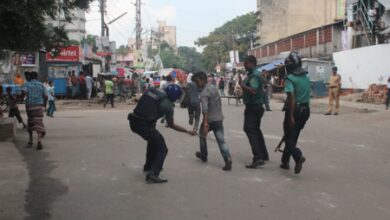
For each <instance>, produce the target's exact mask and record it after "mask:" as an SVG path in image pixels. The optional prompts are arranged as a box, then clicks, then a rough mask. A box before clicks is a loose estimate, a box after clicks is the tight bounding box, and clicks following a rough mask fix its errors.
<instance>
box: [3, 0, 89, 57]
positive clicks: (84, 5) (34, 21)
mask: <svg viewBox="0 0 390 220" xmlns="http://www.w3.org/2000/svg"><path fill="white" fill-rule="evenodd" d="M91 1H92V0H63V1H58V0H23V1H20V0H1V1H0V33H1V35H0V47H1V48H2V49H10V50H19V51H34V50H38V49H41V48H42V47H46V49H51V48H57V47H60V46H65V45H66V44H68V43H69V41H68V37H67V34H66V32H65V31H64V29H63V27H53V26H48V25H46V24H45V19H46V18H47V17H51V18H53V19H54V18H56V17H57V16H58V13H61V14H62V15H64V17H65V19H66V20H67V21H68V22H70V21H71V17H72V14H71V10H72V9H76V8H80V9H88V7H89V3H90V2H91Z"/></svg>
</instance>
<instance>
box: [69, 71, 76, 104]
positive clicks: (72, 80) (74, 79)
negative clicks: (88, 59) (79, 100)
mask: <svg viewBox="0 0 390 220" xmlns="http://www.w3.org/2000/svg"><path fill="white" fill-rule="evenodd" d="M70 81H71V83H72V98H75V97H76V95H77V93H78V92H77V84H78V79H77V77H76V74H75V72H74V70H73V71H72V75H71V77H70Z"/></svg>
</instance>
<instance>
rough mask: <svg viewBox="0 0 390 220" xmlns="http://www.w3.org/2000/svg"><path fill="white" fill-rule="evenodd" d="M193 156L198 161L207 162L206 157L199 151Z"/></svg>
mask: <svg viewBox="0 0 390 220" xmlns="http://www.w3.org/2000/svg"><path fill="white" fill-rule="evenodd" d="M195 156H196V157H197V158H198V159H200V160H202V161H203V162H204V163H206V162H207V157H205V156H203V155H202V153H201V152H199V151H198V152H196V153H195Z"/></svg>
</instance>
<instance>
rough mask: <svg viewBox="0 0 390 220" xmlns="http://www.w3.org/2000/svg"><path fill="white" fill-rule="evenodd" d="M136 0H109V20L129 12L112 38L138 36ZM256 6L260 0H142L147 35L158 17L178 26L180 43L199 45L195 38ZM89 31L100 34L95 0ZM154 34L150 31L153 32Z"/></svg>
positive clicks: (114, 28)
mask: <svg viewBox="0 0 390 220" xmlns="http://www.w3.org/2000/svg"><path fill="white" fill-rule="evenodd" d="M134 3H135V0H107V8H106V10H107V14H106V22H109V21H111V20H113V19H115V18H116V17H118V16H119V15H121V14H123V13H124V12H127V14H126V15H125V16H124V17H122V18H120V19H119V20H117V21H115V22H114V23H112V24H111V25H109V28H110V40H111V41H116V44H117V47H119V45H123V44H127V39H128V38H130V37H133V38H135V6H134ZM255 10H256V0H142V12H141V14H142V15H141V16H142V27H143V30H144V36H143V37H146V33H150V30H151V29H156V28H157V23H156V21H158V20H166V21H167V23H168V25H173V26H176V29H177V44H178V46H190V47H192V46H195V45H194V41H196V40H197V39H198V38H199V37H204V36H207V35H208V34H209V33H210V32H212V31H213V30H214V29H215V28H217V27H219V26H221V25H223V24H224V23H225V22H227V21H229V20H231V19H233V18H235V17H237V16H240V15H244V14H246V13H248V12H251V11H255ZM86 19H87V23H86V29H87V34H93V35H100V32H101V29H100V12H99V4H98V1H94V2H93V3H92V4H91V6H90V10H89V11H88V12H87V13H86ZM149 36H150V35H149Z"/></svg>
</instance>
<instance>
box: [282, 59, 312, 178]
mask: <svg viewBox="0 0 390 220" xmlns="http://www.w3.org/2000/svg"><path fill="white" fill-rule="evenodd" d="M285 67H286V71H287V77H286V81H285V86H284V91H285V92H286V93H287V101H286V106H285V117H284V122H283V129H284V135H285V136H284V140H285V145H286V147H285V149H284V152H283V156H282V164H281V165H280V167H281V168H282V169H285V170H288V169H290V165H289V161H290V157H291V156H292V157H293V158H294V161H295V170H294V171H295V174H299V173H300V172H301V170H302V164H303V163H304V162H305V160H306V159H305V157H304V156H303V155H302V152H301V150H300V149H299V148H298V147H297V142H298V137H299V134H300V132H301V130H302V129H303V128H304V127H305V124H306V122H307V120H308V119H309V117H310V80H309V77H308V76H307V72H306V71H305V70H303V69H302V68H301V67H302V61H301V58H300V57H299V56H298V54H297V53H296V52H291V53H290V55H289V56H288V57H287V58H286V60H285Z"/></svg>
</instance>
